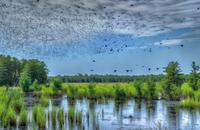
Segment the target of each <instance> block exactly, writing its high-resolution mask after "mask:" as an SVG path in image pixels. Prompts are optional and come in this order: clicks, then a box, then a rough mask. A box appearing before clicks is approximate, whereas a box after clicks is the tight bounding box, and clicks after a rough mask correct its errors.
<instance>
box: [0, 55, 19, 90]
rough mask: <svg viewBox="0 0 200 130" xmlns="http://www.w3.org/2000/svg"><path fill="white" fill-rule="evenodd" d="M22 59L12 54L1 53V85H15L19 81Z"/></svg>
mask: <svg viewBox="0 0 200 130" xmlns="http://www.w3.org/2000/svg"><path fill="white" fill-rule="evenodd" d="M20 71H21V64H20V61H19V60H17V59H16V58H13V57H10V56H3V55H0V85H6V86H13V85H17V84H18V81H19V74H20Z"/></svg>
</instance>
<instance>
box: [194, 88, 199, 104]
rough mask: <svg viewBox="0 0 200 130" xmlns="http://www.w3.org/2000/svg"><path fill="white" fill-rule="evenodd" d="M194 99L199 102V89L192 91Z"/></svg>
mask: <svg viewBox="0 0 200 130" xmlns="http://www.w3.org/2000/svg"><path fill="white" fill-rule="evenodd" d="M194 99H195V101H198V102H200V90H197V91H194Z"/></svg>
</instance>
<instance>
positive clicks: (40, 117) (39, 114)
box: [32, 106, 46, 129]
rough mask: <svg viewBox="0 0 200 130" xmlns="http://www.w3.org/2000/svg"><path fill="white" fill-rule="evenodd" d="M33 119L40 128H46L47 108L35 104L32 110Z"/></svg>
mask: <svg viewBox="0 0 200 130" xmlns="http://www.w3.org/2000/svg"><path fill="white" fill-rule="evenodd" d="M32 115H33V120H34V121H35V122H36V124H37V125H38V127H39V129H44V128H45V122H46V118H45V109H44V107H41V106H34V107H33V110H32Z"/></svg>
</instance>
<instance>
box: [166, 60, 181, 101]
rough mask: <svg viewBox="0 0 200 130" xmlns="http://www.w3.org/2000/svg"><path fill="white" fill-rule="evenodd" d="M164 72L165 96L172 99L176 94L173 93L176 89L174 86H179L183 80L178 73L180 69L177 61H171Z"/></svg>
mask: <svg viewBox="0 0 200 130" xmlns="http://www.w3.org/2000/svg"><path fill="white" fill-rule="evenodd" d="M164 72H165V73H166V75H165V78H164V90H165V96H167V98H170V99H173V98H174V97H176V96H177V95H175V93H174V92H175V90H177V89H176V88H175V87H179V86H180V85H181V84H182V82H183V79H182V77H181V74H180V72H181V69H180V66H179V63H178V62H173V61H172V62H170V63H169V64H168V66H167V67H166V70H165V71H164Z"/></svg>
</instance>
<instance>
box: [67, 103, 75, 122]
mask: <svg viewBox="0 0 200 130" xmlns="http://www.w3.org/2000/svg"><path fill="white" fill-rule="evenodd" d="M68 120H69V122H70V124H73V123H74V121H75V108H74V107H73V106H71V107H70V108H69V111H68Z"/></svg>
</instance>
